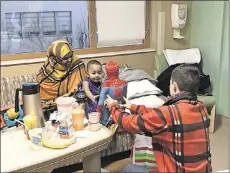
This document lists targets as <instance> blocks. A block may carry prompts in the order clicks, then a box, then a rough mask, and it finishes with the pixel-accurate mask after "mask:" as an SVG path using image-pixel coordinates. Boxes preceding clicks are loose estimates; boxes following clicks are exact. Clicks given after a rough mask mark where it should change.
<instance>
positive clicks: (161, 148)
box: [109, 100, 212, 173]
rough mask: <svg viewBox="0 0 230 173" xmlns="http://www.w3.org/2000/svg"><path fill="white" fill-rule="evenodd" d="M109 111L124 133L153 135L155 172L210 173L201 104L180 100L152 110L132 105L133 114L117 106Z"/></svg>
mask: <svg viewBox="0 0 230 173" xmlns="http://www.w3.org/2000/svg"><path fill="white" fill-rule="evenodd" d="M109 109H110V111H111V113H112V116H113V119H114V121H115V122H116V123H118V124H119V125H120V126H121V127H122V128H124V129H125V130H126V131H128V132H131V133H135V134H145V135H148V136H152V139H153V150H154V154H155V157H156V164H157V171H158V172H162V173H163V172H165V173H166V172H169V173H174V172H196V173H199V172H211V169H212V168H211V154H210V140H209V117H208V113H207V110H206V108H205V107H204V105H203V103H201V102H198V103H197V104H191V103H190V102H189V100H180V101H178V102H176V103H175V104H173V105H170V106H162V107H160V108H154V109H150V108H145V107H144V106H137V105H132V106H131V113H132V115H131V114H128V113H126V112H124V111H122V110H121V109H119V106H118V105H117V104H116V103H113V104H111V105H109ZM155 171H156V170H155ZM150 172H154V170H150Z"/></svg>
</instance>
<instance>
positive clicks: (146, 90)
mask: <svg viewBox="0 0 230 173" xmlns="http://www.w3.org/2000/svg"><path fill="white" fill-rule="evenodd" d="M161 93H162V91H161V90H160V89H159V88H157V87H156V86H155V85H153V84H152V83H151V82H150V81H149V80H147V79H144V80H140V81H133V82H129V83H128V88H127V98H128V99H132V98H135V97H142V96H146V95H158V94H161Z"/></svg>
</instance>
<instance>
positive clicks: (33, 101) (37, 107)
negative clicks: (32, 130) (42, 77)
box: [15, 82, 45, 128]
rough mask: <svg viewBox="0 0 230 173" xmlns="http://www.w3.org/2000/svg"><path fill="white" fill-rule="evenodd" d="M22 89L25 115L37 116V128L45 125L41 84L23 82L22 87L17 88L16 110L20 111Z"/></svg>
mask: <svg viewBox="0 0 230 173" xmlns="http://www.w3.org/2000/svg"><path fill="white" fill-rule="evenodd" d="M20 91H22V102H23V111H24V116H25V115H35V116H36V117H37V128H41V127H45V119H44V114H43V110H42V104H41V98H40V85H39V84H38V83H35V82H34V83H23V84H22V88H17V89H16V94H15V112H18V111H19V92H20Z"/></svg>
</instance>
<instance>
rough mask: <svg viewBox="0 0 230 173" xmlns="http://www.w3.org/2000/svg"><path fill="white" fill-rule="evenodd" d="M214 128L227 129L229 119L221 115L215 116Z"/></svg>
mask: <svg viewBox="0 0 230 173" xmlns="http://www.w3.org/2000/svg"><path fill="white" fill-rule="evenodd" d="M215 121H216V122H215V126H216V127H220V126H221V127H225V128H228V127H229V117H225V116H222V115H216V118H215Z"/></svg>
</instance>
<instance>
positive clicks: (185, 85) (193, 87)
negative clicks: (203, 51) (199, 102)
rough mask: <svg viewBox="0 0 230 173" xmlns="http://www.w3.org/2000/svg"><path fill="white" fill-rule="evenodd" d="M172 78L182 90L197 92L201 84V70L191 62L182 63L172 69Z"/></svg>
mask: <svg viewBox="0 0 230 173" xmlns="http://www.w3.org/2000/svg"><path fill="white" fill-rule="evenodd" d="M171 80H172V81H173V82H176V83H177V86H178V88H179V90H180V91H187V92H190V93H196V92H197V90H198V88H199V84H200V70H199V69H198V68H197V67H195V66H193V65H189V64H182V65H180V66H178V67H176V68H175V69H174V70H173V71H172V75H171Z"/></svg>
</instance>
